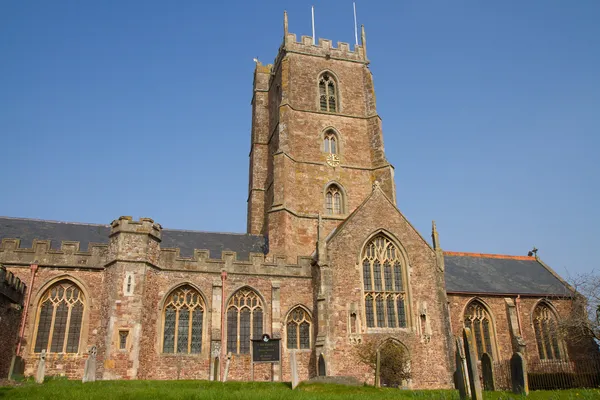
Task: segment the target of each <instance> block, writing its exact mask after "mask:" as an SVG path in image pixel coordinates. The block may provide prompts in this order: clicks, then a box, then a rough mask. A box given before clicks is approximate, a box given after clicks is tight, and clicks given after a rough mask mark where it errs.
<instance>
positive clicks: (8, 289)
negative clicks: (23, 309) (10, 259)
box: [0, 265, 25, 305]
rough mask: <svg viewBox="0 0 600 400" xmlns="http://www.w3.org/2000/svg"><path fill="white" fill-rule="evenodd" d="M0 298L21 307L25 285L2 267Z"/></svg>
mask: <svg viewBox="0 0 600 400" xmlns="http://www.w3.org/2000/svg"><path fill="white" fill-rule="evenodd" d="M0 296H4V297H6V298H8V299H9V300H10V301H11V302H12V303H14V304H18V305H23V298H24V296H25V284H24V283H23V282H21V280H20V279H19V278H17V277H16V276H14V275H13V274H12V272H10V271H7V270H6V268H4V267H3V266H2V265H0Z"/></svg>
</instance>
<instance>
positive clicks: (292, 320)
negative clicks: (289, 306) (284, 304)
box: [286, 307, 311, 349]
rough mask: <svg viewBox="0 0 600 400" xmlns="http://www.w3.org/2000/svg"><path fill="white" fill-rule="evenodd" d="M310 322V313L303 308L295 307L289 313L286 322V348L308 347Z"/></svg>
mask: <svg viewBox="0 0 600 400" xmlns="http://www.w3.org/2000/svg"><path fill="white" fill-rule="evenodd" d="M310 324H311V318H310V315H309V314H308V312H307V311H306V310H305V309H304V308H302V307H296V308H294V309H293V310H292V311H291V312H290V313H289V315H288V318H287V323H286V327H287V348H288V349H309V348H310Z"/></svg>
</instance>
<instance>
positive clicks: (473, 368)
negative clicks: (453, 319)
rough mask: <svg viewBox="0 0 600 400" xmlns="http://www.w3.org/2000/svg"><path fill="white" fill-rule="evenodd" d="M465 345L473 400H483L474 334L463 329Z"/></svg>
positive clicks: (469, 330)
mask: <svg viewBox="0 0 600 400" xmlns="http://www.w3.org/2000/svg"><path fill="white" fill-rule="evenodd" d="M463 344H464V346H465V357H466V358H467V372H468V375H469V385H470V387H471V398H472V399H473V400H483V394H482V393H481V383H480V382H479V372H478V371H477V357H475V347H474V346H475V344H474V343H473V334H472V333H471V329H469V328H464V329H463Z"/></svg>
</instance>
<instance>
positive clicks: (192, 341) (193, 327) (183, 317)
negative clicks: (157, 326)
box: [163, 285, 205, 354]
mask: <svg viewBox="0 0 600 400" xmlns="http://www.w3.org/2000/svg"><path fill="white" fill-rule="evenodd" d="M167 300H168V301H167V302H166V303H165V308H164V310H165V311H164V325H163V353H175V352H177V353H183V354H190V353H200V352H201V351H202V325H203V323H202V322H203V321H202V319H203V317H204V308H205V305H204V299H203V298H202V296H201V295H200V293H199V292H198V291H197V290H196V289H194V288H193V287H191V286H189V285H184V286H180V287H178V288H177V289H175V290H174V291H173V292H171V293H170V294H169V295H168V296H167Z"/></svg>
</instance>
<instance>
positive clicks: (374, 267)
mask: <svg viewBox="0 0 600 400" xmlns="http://www.w3.org/2000/svg"><path fill="white" fill-rule="evenodd" d="M362 269H363V290H364V301H365V316H366V322H367V327H368V328H405V327H406V326H407V321H406V307H405V301H406V290H405V288H404V285H403V281H402V278H401V276H402V274H403V272H402V262H401V260H400V254H399V252H398V249H397V248H396V246H395V245H394V243H392V241H391V240H389V239H388V238H387V237H386V236H385V235H377V236H375V237H374V238H373V239H372V240H371V241H370V242H369V243H368V244H367V245H366V247H365V250H364V254H363V258H362Z"/></svg>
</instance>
